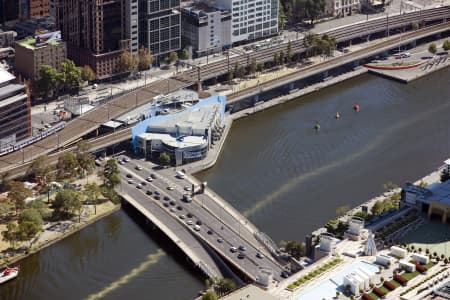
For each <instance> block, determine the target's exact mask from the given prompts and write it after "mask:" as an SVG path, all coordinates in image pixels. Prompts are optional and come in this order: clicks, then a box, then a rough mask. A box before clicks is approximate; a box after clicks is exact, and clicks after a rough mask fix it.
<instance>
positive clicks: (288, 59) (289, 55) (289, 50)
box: [286, 40, 292, 63]
mask: <svg viewBox="0 0 450 300" xmlns="http://www.w3.org/2000/svg"><path fill="white" fill-rule="evenodd" d="M291 60H292V43H291V40H289V42H288V44H287V47H286V62H287V63H290V62H291Z"/></svg>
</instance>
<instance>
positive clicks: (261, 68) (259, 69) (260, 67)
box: [256, 62, 264, 73]
mask: <svg viewBox="0 0 450 300" xmlns="http://www.w3.org/2000/svg"><path fill="white" fill-rule="evenodd" d="M256 71H257V72H259V73H261V72H262V71H264V63H262V62H259V63H257V64H256Z"/></svg>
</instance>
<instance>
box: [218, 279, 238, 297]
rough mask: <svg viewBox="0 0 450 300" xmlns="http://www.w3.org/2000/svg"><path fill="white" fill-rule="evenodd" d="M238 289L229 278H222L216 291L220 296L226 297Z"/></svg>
mask: <svg viewBox="0 0 450 300" xmlns="http://www.w3.org/2000/svg"><path fill="white" fill-rule="evenodd" d="M235 289H236V284H235V283H234V281H233V280H231V279H229V278H221V279H219V280H217V281H216V283H215V290H216V292H217V293H218V294H219V295H225V294H228V293H229V292H231V291H233V290H235Z"/></svg>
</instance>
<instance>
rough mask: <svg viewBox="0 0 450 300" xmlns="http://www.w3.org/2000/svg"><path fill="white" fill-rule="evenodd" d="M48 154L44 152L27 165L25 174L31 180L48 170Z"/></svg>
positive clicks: (38, 177) (36, 178)
mask: <svg viewBox="0 0 450 300" xmlns="http://www.w3.org/2000/svg"><path fill="white" fill-rule="evenodd" d="M48 170H49V169H48V156H47V155H46V154H44V155H41V156H38V157H37V158H36V159H35V160H34V161H33V162H32V163H31V164H30V166H29V167H28V169H27V171H26V173H25V175H26V176H27V177H28V178H30V179H31V180H35V181H39V179H40V178H41V177H42V176H43V175H44V174H45V173H46V172H48Z"/></svg>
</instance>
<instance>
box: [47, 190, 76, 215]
mask: <svg viewBox="0 0 450 300" xmlns="http://www.w3.org/2000/svg"><path fill="white" fill-rule="evenodd" d="M81 200H82V197H81V194H80V193H79V192H77V191H75V190H73V189H65V190H61V191H59V192H58V193H57V194H56V197H55V201H54V202H53V207H54V209H55V210H54V214H55V215H56V216H58V217H62V218H65V217H71V216H73V215H75V213H76V212H80V210H81V208H82V207H83V203H82V202H81Z"/></svg>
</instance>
